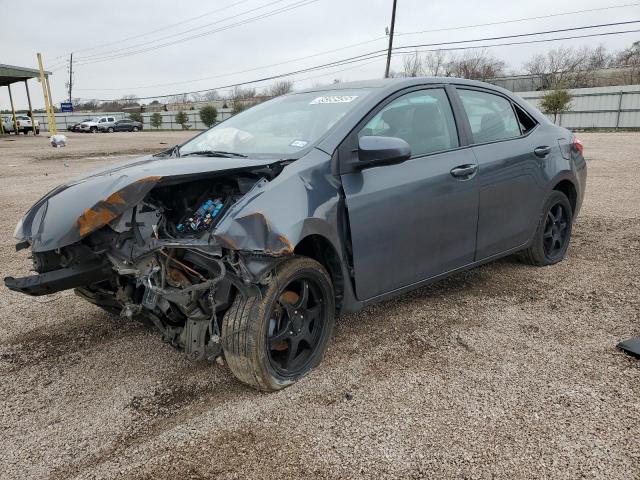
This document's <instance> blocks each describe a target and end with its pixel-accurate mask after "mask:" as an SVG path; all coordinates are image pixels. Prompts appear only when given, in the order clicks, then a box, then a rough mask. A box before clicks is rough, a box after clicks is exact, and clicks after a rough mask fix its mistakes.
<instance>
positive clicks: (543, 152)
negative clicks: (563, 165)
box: [533, 145, 551, 158]
mask: <svg viewBox="0 0 640 480" xmlns="http://www.w3.org/2000/svg"><path fill="white" fill-rule="evenodd" d="M533 153H535V154H536V156H537V157H540V158H544V157H546V156H547V155H549V154H550V153H551V147H548V146H546V145H545V146H543V147H538V148H536V149H534V150H533Z"/></svg>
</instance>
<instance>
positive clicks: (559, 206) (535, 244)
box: [521, 190, 573, 266]
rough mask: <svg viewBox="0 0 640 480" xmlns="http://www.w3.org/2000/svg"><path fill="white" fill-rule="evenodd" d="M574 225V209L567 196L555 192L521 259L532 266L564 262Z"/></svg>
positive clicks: (550, 196) (542, 213) (552, 193)
mask: <svg viewBox="0 0 640 480" xmlns="http://www.w3.org/2000/svg"><path fill="white" fill-rule="evenodd" d="M572 224H573V209H572V208H571V203H570V202H569V199H568V198H567V196H566V195H565V194H564V193H562V192H560V191H558V190H553V191H552V192H551V193H550V194H549V196H548V197H547V200H546V202H545V204H544V207H543V209H542V212H541V215H540V219H539V222H538V228H537V229H536V232H535V234H534V236H533V238H532V239H531V241H530V242H529V246H528V247H527V249H526V250H524V251H523V252H522V255H521V258H522V260H524V262H525V263H528V264H530V265H539V266H544V265H552V264H554V263H558V262H559V261H560V260H562V259H563V258H564V256H565V254H566V253H567V249H568V248H569V242H570V240H571V229H572Z"/></svg>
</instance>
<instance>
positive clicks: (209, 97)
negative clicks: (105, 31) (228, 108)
mask: <svg viewBox="0 0 640 480" xmlns="http://www.w3.org/2000/svg"><path fill="white" fill-rule="evenodd" d="M201 96H202V98H203V99H204V101H206V102H212V101H214V100H220V94H219V93H218V91H217V90H209V91H208V92H204V93H203V94H202V95H201Z"/></svg>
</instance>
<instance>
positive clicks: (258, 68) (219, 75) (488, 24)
mask: <svg viewBox="0 0 640 480" xmlns="http://www.w3.org/2000/svg"><path fill="white" fill-rule="evenodd" d="M637 5H640V3H629V4H622V5H612V6H608V7H600V8H591V9H587V10H575V11H572V12H563V13H554V14H550V15H543V16H536V17H526V18H519V19H512V20H505V21H499V22H490V23H479V24H475V25H465V26H457V27H456V26H454V27H447V28H440V29H435V30H424V31H421V32H406V33H395V35H415V34H420V33H429V32H438V31H444V30H459V29H466V28H473V27H482V26H490V25H498V24H502V23H514V22H523V21H528V20H537V19H541V18H549V17H557V16H563V15H575V14H580V13H587V12H594V11H600V10H609V9H615V8H625V7H630V6H637ZM384 38H386V37H377V38H374V39H371V40H366V41H363V42H358V43H355V44H351V45H347V46H344V47H341V48H336V49H332V50H325V51H323V52H319V53H315V54H312V55H306V56H304V57H298V58H294V59H289V60H286V61H283V62H278V63H272V64H269V65H263V66H260V67H254V68H250V69H245V70H239V71H235V72H229V73H224V74H218V75H211V76H207V77H201V78H198V79H194V80H187V81H181V82H169V83H160V84H155V85H146V86H137V87H122V88H85V89H78V90H82V91H107V90H114V91H115V90H128V89H129V90H136V89H146V88H155V87H167V86H172V85H182V84H185V83H195V82H199V81H203V80H212V79H214V78H222V77H229V76H234V75H238V74H241V73H249V72H253V71H257V70H262V69H266V68H271V67H276V66H280V65H284V64H287V63H292V62H297V61H300V60H306V59H308V58H313V57H318V56H321V55H326V54H328V53H333V52H337V51H340V50H346V49H348V48H352V47H356V46H360V45H365V44H368V43H374V42H377V41H380V40H382V39H384ZM54 70H55V67H54Z"/></svg>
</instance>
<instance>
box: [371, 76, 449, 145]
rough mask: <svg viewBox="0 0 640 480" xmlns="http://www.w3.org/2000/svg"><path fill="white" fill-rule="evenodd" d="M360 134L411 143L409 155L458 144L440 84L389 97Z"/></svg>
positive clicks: (446, 99)
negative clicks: (391, 99)
mask: <svg viewBox="0 0 640 480" xmlns="http://www.w3.org/2000/svg"><path fill="white" fill-rule="evenodd" d="M362 136H382V137H398V138H402V139H403V140H405V141H406V142H407V143H408V144H409V145H410V146H411V155H412V156H413V157H417V156H420V155H427V154H429V153H434V152H441V151H444V150H451V149H453V148H457V147H458V146H460V144H459V141H458V133H457V131H456V124H455V121H454V118H453V112H452V111H451V106H450V104H449V99H448V98H447V95H446V93H445V92H444V90H443V89H442V88H434V89H429V90H420V91H416V92H411V93H407V94H406V95H403V96H401V97H398V98H397V99H395V100H393V101H392V102H391V103H389V104H388V105H387V106H385V107H384V108H383V109H382V110H380V112H378V114H377V115H376V116H375V117H373V118H372V119H371V120H370V121H369V122H368V123H367V124H366V125H365V126H364V128H363V129H362V130H360V132H359V133H358V137H362Z"/></svg>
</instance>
